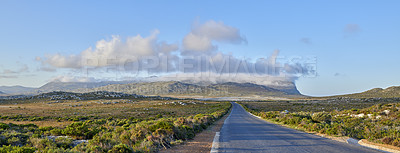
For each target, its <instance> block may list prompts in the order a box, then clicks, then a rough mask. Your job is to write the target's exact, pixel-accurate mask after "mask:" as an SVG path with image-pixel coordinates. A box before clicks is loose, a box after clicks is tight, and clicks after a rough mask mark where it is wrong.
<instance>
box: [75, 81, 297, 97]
mask: <svg viewBox="0 0 400 153" xmlns="http://www.w3.org/2000/svg"><path fill="white" fill-rule="evenodd" d="M291 90H292V91H293V90H296V91H297V89H291ZM93 91H110V92H122V93H128V94H138V95H161V96H178V95H193V96H211V97H213V96H222V97H243V96H262V97H266V96H276V97H287V96H301V94H300V93H299V92H298V91H297V92H292V91H291V92H286V91H284V90H279V89H276V88H272V87H268V86H263V85H257V84H252V83H235V82H226V83H218V84H211V85H196V84H190V83H183V82H178V81H166V82H141V83H129V84H112V85H107V86H102V87H98V88H92V89H89V90H88V89H79V90H75V92H93Z"/></svg>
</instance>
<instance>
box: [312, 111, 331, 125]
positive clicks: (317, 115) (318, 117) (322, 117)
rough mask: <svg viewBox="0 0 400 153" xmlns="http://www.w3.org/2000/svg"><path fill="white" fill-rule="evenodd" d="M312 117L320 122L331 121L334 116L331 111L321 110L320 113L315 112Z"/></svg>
mask: <svg viewBox="0 0 400 153" xmlns="http://www.w3.org/2000/svg"><path fill="white" fill-rule="evenodd" d="M311 119H312V120H313V121H315V122H319V123H330V122H331V119H332V116H331V115H330V114H329V113H325V112H319V113H314V114H313V115H312V117H311Z"/></svg>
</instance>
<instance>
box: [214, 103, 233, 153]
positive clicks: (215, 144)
mask: <svg viewBox="0 0 400 153" xmlns="http://www.w3.org/2000/svg"><path fill="white" fill-rule="evenodd" d="M231 104H232V108H231V111H230V112H229V115H228V117H227V118H226V119H225V121H224V124H223V125H222V127H221V129H222V128H224V126H225V124H226V121H227V120H228V119H229V118H230V117H231V114H232V110H233V103H232V102H231ZM221 129H220V130H219V132H215V136H214V140H213V143H212V146H211V151H210V153H216V152H218V149H219V137H220V132H221Z"/></svg>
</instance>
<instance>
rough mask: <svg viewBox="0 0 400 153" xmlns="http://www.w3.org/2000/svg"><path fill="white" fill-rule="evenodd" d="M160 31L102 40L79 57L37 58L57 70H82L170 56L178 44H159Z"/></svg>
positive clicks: (56, 56)
mask: <svg viewBox="0 0 400 153" xmlns="http://www.w3.org/2000/svg"><path fill="white" fill-rule="evenodd" d="M158 33H159V31H158V30H155V31H154V32H153V33H152V34H151V35H150V36H148V37H142V36H140V35H137V36H135V37H128V38H127V39H126V41H123V40H122V39H121V38H120V37H119V36H112V39H111V40H108V41H107V40H104V39H103V40H100V41H98V42H97V43H96V45H95V47H94V48H92V47H89V48H88V49H86V50H84V51H82V52H81V53H80V54H77V55H67V56H64V55H61V54H55V55H47V56H46V58H40V57H37V58H36V60H38V61H41V62H42V65H50V66H53V67H57V68H82V67H85V66H93V67H104V66H110V65H115V64H124V63H125V62H127V61H135V60H138V59H140V58H142V57H145V56H158V55H160V54H161V55H169V54H170V53H171V52H173V51H176V50H177V49H178V45H177V44H167V43H166V42H161V43H159V42H157V35H158Z"/></svg>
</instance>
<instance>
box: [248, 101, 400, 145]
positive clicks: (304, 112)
mask: <svg viewBox="0 0 400 153" xmlns="http://www.w3.org/2000/svg"><path fill="white" fill-rule="evenodd" d="M376 103H377V102H365V103H364V104H363V105H362V104H360V103H335V104H332V103H327V102H326V101H323V102H320V103H307V102H277V103H268V102H248V103H245V102H243V103H241V104H242V106H244V108H245V109H246V110H247V111H249V112H251V113H253V114H255V115H258V116H260V117H262V118H264V119H267V120H269V121H272V122H275V123H280V124H285V125H289V126H291V127H295V128H298V129H302V130H305V131H308V132H317V133H321V134H327V135H333V136H348V137H352V138H356V139H368V140H369V141H372V142H376V143H383V144H389V145H393V146H398V147H400V111H399V109H400V104H399V103H387V102H385V100H382V103H378V104H376ZM344 108H346V109H344Z"/></svg>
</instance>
